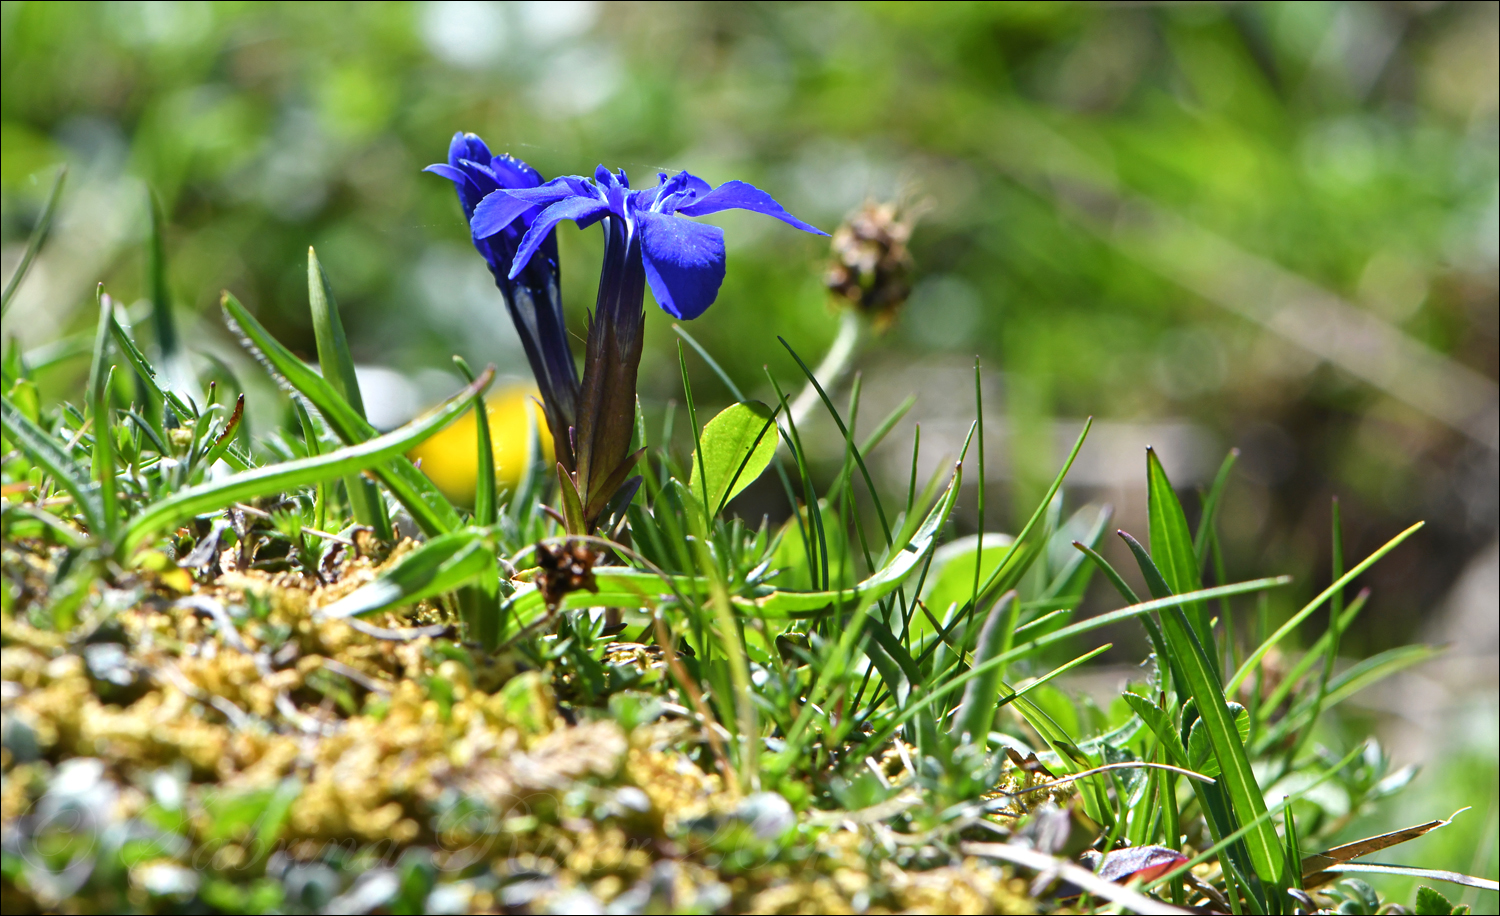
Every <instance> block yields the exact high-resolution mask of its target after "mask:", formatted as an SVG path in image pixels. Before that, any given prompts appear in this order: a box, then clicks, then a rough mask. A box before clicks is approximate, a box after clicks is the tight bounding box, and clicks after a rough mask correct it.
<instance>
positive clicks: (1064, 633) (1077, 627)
mask: <svg viewBox="0 0 1500 916" xmlns="http://www.w3.org/2000/svg"><path fill="white" fill-rule="evenodd" d="M1291 581H1292V580H1291V577H1290V576H1277V577H1275V578H1269V579H1253V580H1251V581H1248V582H1236V583H1234V584H1233V585H1220V586H1215V587H1214V588H1206V589H1203V590H1202V591H1200V592H1194V593H1192V594H1190V595H1172V596H1169V597H1166V598H1158V599H1155V600H1152V601H1145V602H1142V603H1140V604H1136V605H1132V606H1130V607H1124V608H1120V609H1119V610H1115V611H1109V612H1107V613H1104V614H1099V615H1097V616H1095V617H1090V618H1089V619H1087V620H1080V621H1079V622H1078V623H1075V624H1070V625H1069V626H1066V627H1063V628H1061V629H1058V630H1054V631H1052V632H1051V633H1045V634H1043V635H1041V636H1038V637H1036V638H1035V639H1029V640H1026V641H1025V642H1022V643H1020V644H1018V645H1016V646H1015V647H1013V648H1012V649H1010V650H1009V651H1008V652H1003V653H1001V654H1000V655H997V656H996V657H995V658H992V659H990V660H989V661H987V662H985V663H984V664H982V665H975V666H974V667H972V668H970V669H969V670H968V671H965V672H964V673H963V674H960V675H957V676H955V677H953V678H952V679H950V680H947V681H945V682H943V684H942V685H941V686H939V687H936V688H934V689H933V690H932V691H931V693H929V694H927V695H926V696H925V697H923V698H922V700H921V701H920V703H921V704H923V705H925V704H928V703H932V702H936V701H937V699H938V698H941V697H944V696H948V695H951V694H952V693H954V692H955V691H957V690H958V688H959V687H962V686H963V685H964V684H967V683H968V682H969V681H970V680H971V679H973V678H976V677H979V676H980V675H981V674H983V673H984V672H986V671H988V670H990V669H991V668H993V667H995V666H998V665H1001V664H1004V663H1005V662H1008V661H1011V660H1013V659H1016V658H1021V657H1024V656H1026V655H1031V654H1034V653H1035V652H1037V651H1039V650H1041V649H1043V648H1045V647H1047V646H1050V645H1054V644H1056V643H1060V642H1066V641H1068V640H1071V639H1074V638H1076V637H1078V636H1081V635H1083V634H1084V633H1089V632H1092V631H1094V630H1097V629H1099V628H1100V627H1106V626H1110V625H1112V624H1116V623H1119V622H1120V621H1122V620H1130V619H1132V618H1135V617H1139V616H1141V615H1142V614H1149V613H1151V612H1152V611H1159V610H1162V609H1163V608H1170V607H1176V606H1178V605H1180V604H1183V603H1184V602H1189V601H1206V600H1208V599H1210V598H1219V597H1228V596H1231V595H1243V594H1247V593H1250V592H1257V591H1261V590H1263V589H1268V588H1278V587H1280V586H1283V585H1287V584H1289V583H1290V582H1291ZM913 708H917V704H916V703H914V704H913ZM903 715H905V713H903ZM902 721H905V720H904V719H903V720H902ZM1183 759H1184V760H1186V759H1187V755H1186V753H1184V754H1183Z"/></svg>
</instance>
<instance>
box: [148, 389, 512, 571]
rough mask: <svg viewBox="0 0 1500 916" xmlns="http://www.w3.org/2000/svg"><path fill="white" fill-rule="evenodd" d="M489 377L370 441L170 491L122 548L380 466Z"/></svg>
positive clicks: (435, 426)
mask: <svg viewBox="0 0 1500 916" xmlns="http://www.w3.org/2000/svg"><path fill="white" fill-rule="evenodd" d="M493 378H494V371H493V370H485V372H484V374H483V375H481V376H480V377H479V380H478V381H476V382H475V383H474V384H472V385H470V386H468V387H467V388H465V389H464V390H463V391H461V392H459V393H458V394H457V395H455V396H453V397H452V398H450V399H449V400H447V401H446V402H444V403H443V404H442V405H441V406H440V407H439V408H438V409H436V410H434V411H432V412H431V413H429V414H428V415H427V416H425V417H421V418H419V419H417V420H414V421H412V422H411V423H408V424H407V425H405V426H403V427H401V428H400V429H397V430H394V431H392V432H390V433H387V434H385V435H383V436H377V437H376V438H374V439H371V440H370V441H368V442H362V443H360V444H359V445H350V446H345V447H344V448H341V449H337V450H335V451H332V452H329V453H327V454H325V455H319V456H317V457H313V458H303V459H300V460H297V461H288V462H285V463H282V464H275V465H271V466H269V467H263V468H256V469H255V470H251V471H244V472H241V473H239V474H234V475H231V476H229V477H226V478H224V479H223V480H216V481H214V482H212V483H207V484H201V485H199V486H196V487H188V488H187V489H185V490H181V491H179V492H177V493H174V494H173V495H172V496H169V497H167V498H166V499H164V500H161V501H160V502H157V503H154V504H152V505H151V506H149V507H147V508H146V510H145V511H144V512H142V513H141V514H140V515H139V516H137V517H136V519H135V520H134V521H132V522H131V523H130V526H129V528H128V529H127V530H126V532H125V536H124V539H123V546H124V548H125V549H126V550H130V549H133V548H134V547H136V546H137V545H139V544H140V543H141V542H142V541H143V540H145V539H146V538H148V537H150V536H151V535H153V534H155V533H157V532H159V531H161V530H163V529H166V528H171V527H173V526H175V525H178V524H181V523H182V522H183V521H186V520H187V519H190V518H192V517H193V516H195V515H198V514H200V513H203V512H211V511H214V510H216V509H222V508H223V507H224V506H227V505H230V504H232V503H236V502H243V501H245V500H248V499H255V498H257V497H260V496H265V495H267V494H272V493H280V492H282V491H285V490H288V489H291V488H293V487H299V486H304V485H306V484H311V483H317V482H318V481H320V480H329V479H332V478H334V477H340V476H343V475H345V474H351V473H357V472H359V471H361V470H363V469H367V468H371V467H375V466H378V465H380V464H382V463H384V462H386V461H389V460H390V459H391V458H393V457H395V456H398V455H401V454H402V453H403V452H405V451H406V450H408V449H410V448H412V447H413V446H415V445H416V444H417V443H419V442H423V441H425V440H426V439H427V438H428V437H430V436H432V435H433V434H434V433H436V432H437V431H438V430H440V429H442V428H443V427H444V426H447V425H448V424H449V423H451V422H452V421H453V420H454V418H456V417H457V416H458V415H459V414H461V413H463V412H464V411H465V410H467V409H468V408H469V407H470V406H471V402H472V401H473V399H474V398H476V397H478V396H480V395H481V394H482V393H483V392H484V390H485V388H487V387H489V383H490V381H491V380H492V379H493Z"/></svg>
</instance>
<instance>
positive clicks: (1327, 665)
mask: <svg viewBox="0 0 1500 916" xmlns="http://www.w3.org/2000/svg"><path fill="white" fill-rule="evenodd" d="M1332 528H1333V543H1332V545H1331V547H1332V550H1333V580H1334V581H1335V582H1337V581H1338V580H1339V579H1340V578H1342V577H1343V575H1344V526H1343V523H1342V522H1341V520H1340V518H1339V498H1338V497H1337V496H1335V497H1334V498H1333V524H1332ZM1343 616H1344V590H1343V589H1339V590H1338V591H1336V592H1334V593H1333V595H1332V596H1330V597H1329V605H1328V647H1327V649H1326V651H1325V652H1324V657H1323V676H1322V677H1320V678H1318V692H1317V695H1316V696H1315V697H1314V698H1313V705H1312V712H1311V713H1309V714H1308V717H1307V724H1306V725H1305V726H1303V727H1302V729H1301V730H1300V731H1299V732H1298V733H1297V740H1296V741H1293V742H1292V747H1291V749H1290V750H1288V751H1287V755H1286V759H1287V762H1288V763H1290V762H1291V761H1293V760H1295V759H1296V758H1297V752H1298V751H1300V750H1301V749H1302V746H1303V744H1305V743H1306V742H1307V739H1308V738H1310V737H1311V736H1312V731H1313V726H1315V725H1317V724H1318V714H1319V713H1321V712H1322V710H1323V700H1324V697H1326V696H1327V694H1328V681H1329V679H1330V678H1332V677H1333V664H1334V662H1335V661H1337V660H1338V657H1339V637H1340V635H1342V631H1341V630H1340V629H1339V619H1340V618H1341V617H1343Z"/></svg>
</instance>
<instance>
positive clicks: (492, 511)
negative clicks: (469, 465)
mask: <svg viewBox="0 0 1500 916" xmlns="http://www.w3.org/2000/svg"><path fill="white" fill-rule="evenodd" d="M453 364H454V365H455V366H457V367H458V371H459V372H461V373H463V377H464V381H466V382H468V383H469V384H471V385H472V384H474V371H473V370H472V369H470V368H469V364H468V363H467V362H465V361H464V358H463V357H462V356H455V357H453ZM528 413H529V411H528ZM474 426H475V433H476V436H475V439H476V440H477V445H476V453H475V462H476V463H475V466H474V474H475V477H474V523H475V524H476V525H480V526H481V527H483V526H487V525H493V524H495V521H496V520H497V519H498V518H499V498H500V494H499V492H498V491H497V486H496V483H495V446H494V443H493V442H491V441H490V415H489V410H488V409H487V407H486V405H485V402H484V401H483V400H480V401H476V402H474Z"/></svg>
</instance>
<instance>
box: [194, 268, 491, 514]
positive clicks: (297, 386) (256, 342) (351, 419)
mask: <svg viewBox="0 0 1500 916" xmlns="http://www.w3.org/2000/svg"><path fill="white" fill-rule="evenodd" d="M221 305H222V307H223V309H224V316H225V321H226V322H227V323H228V325H229V328H230V330H231V331H233V332H234V333H235V334H236V335H238V336H239V338H240V341H241V343H242V344H243V345H244V346H245V348H246V349H247V350H249V351H250V352H251V353H252V354H253V355H254V356H255V357H256V358H257V359H259V360H260V361H261V363H262V365H264V366H265V367H266V369H267V371H269V372H270V373H271V375H272V376H273V377H274V378H275V379H277V381H279V382H281V383H282V384H284V385H286V386H287V387H288V388H289V389H290V390H291V391H293V392H295V393H297V394H299V395H301V396H302V397H304V398H306V399H307V400H308V402H310V403H311V404H312V406H313V407H315V408H317V410H318V413H320V414H321V415H322V416H323V419H324V420H325V421H327V423H328V427H329V428H330V429H331V430H333V433H334V435H336V436H338V437H339V438H340V439H341V440H343V442H344V444H346V445H358V444H359V443H361V442H365V441H367V440H369V439H372V438H374V437H376V436H378V435H380V433H379V431H378V430H376V429H375V427H373V426H371V425H370V424H369V422H368V421H366V420H365V418H364V415H363V414H362V413H358V412H356V411H355V410H354V408H353V407H351V406H350V405H349V402H347V401H345V400H344V399H343V398H342V397H341V396H340V395H339V394H338V392H336V391H335V390H334V389H333V387H332V386H331V385H330V384H329V383H328V382H327V381H326V380H325V379H324V378H323V377H322V376H320V375H319V374H318V373H316V372H314V371H313V370H312V369H311V368H310V367H308V365H307V364H306V363H304V362H302V360H300V359H298V358H297V357H296V356H294V355H293V354H292V352H291V351H290V350H288V349H287V348H285V347H283V346H282V345H281V344H280V343H278V342H277V341H276V339H275V338H274V337H272V336H271V334H270V332H268V331H267V330H266V329H265V327H263V326H262V325H261V323H260V322H259V321H256V320H255V318H254V316H252V315H251V314H250V312H249V311H248V310H247V309H246V308H245V307H244V306H243V305H241V304H240V302H239V300H237V299H235V298H234V296H232V295H230V294H229V293H225V294H224V297H223V299H222V301H221ZM370 470H371V473H373V474H374V475H375V476H377V477H379V478H380V481H381V483H383V484H385V485H386V487H387V488H389V489H390V491H391V493H392V494H393V495H394V496H395V497H396V499H398V500H399V501H400V502H401V505H403V506H405V507H406V511H408V512H410V513H411V517H412V520H413V521H415V522H416V523H417V527H419V528H421V529H422V531H423V532H424V533H426V534H428V535H436V534H442V533H444V532H448V531H454V530H456V529H458V528H461V527H463V519H461V518H459V515H458V512H457V510H455V509H454V508H453V504H452V503H450V502H448V499H447V497H445V496H443V494H442V493H440V492H439V491H438V489H437V487H436V486H435V485H434V484H433V483H432V481H430V480H428V479H427V475H425V474H423V473H422V472H421V471H419V470H417V469H416V467H414V466H413V465H412V463H411V462H410V461H409V460H407V459H406V458H405V457H404V456H398V457H397V458H396V459H394V460H392V461H390V462H388V463H386V464H385V465H383V466H382V467H377V468H372V469H370Z"/></svg>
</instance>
